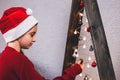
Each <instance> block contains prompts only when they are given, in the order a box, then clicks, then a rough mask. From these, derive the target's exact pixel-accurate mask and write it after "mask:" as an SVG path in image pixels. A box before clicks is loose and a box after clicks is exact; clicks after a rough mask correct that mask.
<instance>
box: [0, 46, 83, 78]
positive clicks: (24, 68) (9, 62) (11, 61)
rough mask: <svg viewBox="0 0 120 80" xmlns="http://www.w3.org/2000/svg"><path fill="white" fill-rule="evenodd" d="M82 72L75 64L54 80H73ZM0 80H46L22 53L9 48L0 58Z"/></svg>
mask: <svg viewBox="0 0 120 80" xmlns="http://www.w3.org/2000/svg"><path fill="white" fill-rule="evenodd" d="M80 72H82V69H81V68H80V67H79V65H78V64H75V65H74V66H72V67H71V68H69V69H66V70H65V73H64V74H63V75H62V76H60V77H56V78H54V80H74V79H75V76H76V75H77V74H79V73H80ZM0 80H46V79H45V78H44V77H43V76H41V75H40V74H39V73H38V72H37V71H36V70H35V68H34V66H33V64H32V62H31V61H30V60H29V59H28V58H27V57H26V56H25V55H24V54H22V53H19V52H17V51H16V50H15V49H13V48H11V47H8V46H7V47H6V48H5V50H4V51H3V52H2V54H1V56H0Z"/></svg>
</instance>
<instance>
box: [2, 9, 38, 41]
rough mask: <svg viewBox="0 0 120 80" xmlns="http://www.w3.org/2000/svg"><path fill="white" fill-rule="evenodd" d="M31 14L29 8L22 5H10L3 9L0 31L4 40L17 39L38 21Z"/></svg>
mask: <svg viewBox="0 0 120 80" xmlns="http://www.w3.org/2000/svg"><path fill="white" fill-rule="evenodd" d="M31 14H32V10H31V9H29V8H28V9H25V8H23V7H12V8H9V9H7V10H5V11H4V13H3V16H2V17H1V19H0V31H1V32H2V34H3V37H4V38H5V41H6V42H10V41H13V40H16V39H18V38H19V37H21V36H22V35H23V34H25V33H26V32H27V31H28V30H30V29H31V28H32V27H33V26H34V25H35V24H37V23H38V21H37V20H36V19H35V18H34V17H33V16H32V15H31Z"/></svg>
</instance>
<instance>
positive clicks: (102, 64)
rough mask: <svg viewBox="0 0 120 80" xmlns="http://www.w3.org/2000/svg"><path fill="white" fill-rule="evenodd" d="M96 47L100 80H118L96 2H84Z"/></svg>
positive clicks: (91, 0)
mask: <svg viewBox="0 0 120 80" xmlns="http://www.w3.org/2000/svg"><path fill="white" fill-rule="evenodd" d="M84 5H85V10H86V14H87V17H88V23H89V26H90V27H91V37H92V41H93V45H94V49H95V50H94V51H95V56H96V61H97V65H98V71H99V76H100V80H116V78H115V74H114V70H113V65H112V61H111V57H110V52H109V49H108V45H107V40H106V36H105V32H104V28H103V24H102V20H101V16H100V12H99V9H98V4H97V1H96V0H84Z"/></svg>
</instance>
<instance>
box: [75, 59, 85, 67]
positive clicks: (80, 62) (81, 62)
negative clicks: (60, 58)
mask: <svg viewBox="0 0 120 80" xmlns="http://www.w3.org/2000/svg"><path fill="white" fill-rule="evenodd" d="M76 64H79V65H80V67H81V68H82V69H83V68H84V63H83V59H79V60H77V61H76Z"/></svg>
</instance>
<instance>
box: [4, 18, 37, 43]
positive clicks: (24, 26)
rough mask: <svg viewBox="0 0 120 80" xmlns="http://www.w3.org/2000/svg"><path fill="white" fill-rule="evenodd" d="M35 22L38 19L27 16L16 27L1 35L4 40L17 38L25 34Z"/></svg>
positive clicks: (8, 40)
mask: <svg viewBox="0 0 120 80" xmlns="http://www.w3.org/2000/svg"><path fill="white" fill-rule="evenodd" d="M37 23H38V21H37V20H36V19H35V18H34V17H33V16H29V17H27V18H26V19H25V20H24V21H23V22H21V23H20V24H19V25H18V26H17V27H15V28H13V29H12V30H9V31H8V32H6V33H5V34H4V35H3V37H4V38H5V41H6V42H10V41H13V40H16V39H17V38H19V37H21V36H22V35H23V34H25V33H26V32H27V31H28V30H30V29H31V28H32V27H33V26H34V25H35V24H37Z"/></svg>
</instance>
